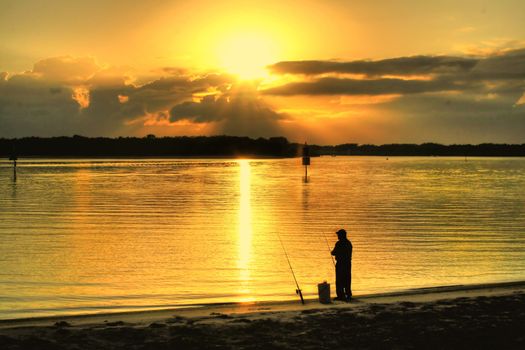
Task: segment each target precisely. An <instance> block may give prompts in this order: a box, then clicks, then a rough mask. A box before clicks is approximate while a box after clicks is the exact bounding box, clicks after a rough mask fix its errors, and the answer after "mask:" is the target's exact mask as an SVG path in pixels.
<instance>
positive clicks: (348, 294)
mask: <svg viewBox="0 0 525 350" xmlns="http://www.w3.org/2000/svg"><path fill="white" fill-rule="evenodd" d="M347 276H348V279H347V281H346V286H345V290H346V297H347V298H348V299H350V298H351V297H352V264H350V266H349V267H348V275H347Z"/></svg>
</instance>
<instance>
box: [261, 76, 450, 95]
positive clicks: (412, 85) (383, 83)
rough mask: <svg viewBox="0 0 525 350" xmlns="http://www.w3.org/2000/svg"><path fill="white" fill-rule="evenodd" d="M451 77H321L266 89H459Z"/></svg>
mask: <svg viewBox="0 0 525 350" xmlns="http://www.w3.org/2000/svg"><path fill="white" fill-rule="evenodd" d="M458 88H459V86H458V85H457V84H456V83H455V82H453V81H449V80H445V79H443V80H431V81H426V80H403V79H372V80H368V79H344V78H321V79H317V80H315V81H313V82H296V83H289V84H286V85H282V86H278V87H274V88H270V89H266V90H264V93H265V94H268V95H387V94H388V95H390V94H414V93H422V92H433V91H447V90H456V89H458Z"/></svg>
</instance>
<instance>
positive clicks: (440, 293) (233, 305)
mask: <svg viewBox="0 0 525 350" xmlns="http://www.w3.org/2000/svg"><path fill="white" fill-rule="evenodd" d="M520 290H521V291H524V292H525V280H521V281H511V282H497V283H479V284H464V285H463V284H460V285H444V286H436V287H421V288H411V289H406V290H402V291H394V292H382V293H373V294H364V295H355V296H354V299H353V301H352V302H350V303H343V304H340V303H332V304H320V303H319V301H318V299H317V298H308V299H305V305H302V304H301V303H300V302H299V301H298V300H297V301H294V300H275V301H260V302H257V301H255V302H225V303H209V304H184V305H180V306H176V307H170V308H159V309H145V310H133V311H120V312H118V311H117V312H99V313H87V314H86V313H79V314H67V315H51V316H37V317H22V318H8V319H0V330H1V329H6V328H13V327H34V326H45V325H51V324H54V323H56V322H60V321H67V322H73V323H75V324H78V325H88V324H96V323H100V322H103V321H107V322H111V321H112V320H117V319H118V320H126V322H133V323H145V322H155V321H160V320H163V319H167V318H169V317H170V316H172V315H173V314H177V315H180V316H183V317H192V318H198V317H203V316H206V315H209V314H212V313H221V314H232V315H233V314H236V315H237V314H238V315H242V314H250V313H266V312H268V313H273V312H284V311H302V310H311V309H315V308H322V309H325V308H332V307H336V306H341V305H346V306H349V307H351V306H352V305H355V304H356V303H378V302H386V303H395V302H398V301H401V300H402V301H407V300H410V301H434V300H439V299H444V298H451V297H455V296H460V297H461V296H464V295H487V294H489V295H492V294H500V293H506V292H508V291H520Z"/></svg>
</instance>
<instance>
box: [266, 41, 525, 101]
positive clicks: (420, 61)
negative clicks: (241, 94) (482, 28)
mask: <svg viewBox="0 0 525 350" xmlns="http://www.w3.org/2000/svg"><path fill="white" fill-rule="evenodd" d="M270 69H271V70H273V71H274V72H278V73H291V74H305V75H310V76H312V77H313V79H307V80H304V81H296V82H292V83H288V84H285V85H281V86H276V87H272V88H269V89H267V90H265V91H264V93H265V94H267V95H281V96H291V95H382V94H385V95H390V94H417V93H429V92H446V91H462V92H482V93H485V92H491V90H497V92H502V91H504V90H507V91H508V92H511V93H515V92H516V91H521V92H522V91H523V90H522V89H523V86H524V84H523V80H524V79H525V49H519V50H512V51H505V52H503V53H500V54H494V55H490V56H486V57H481V58H462V57H452V56H414V57H400V58H394V59H387V60H380V61H351V62H332V61H297V62H280V63H277V64H275V65H273V66H271V67H270ZM327 73H335V74H334V75H333V76H326V74H327ZM343 73H352V74H364V77H363V78H362V79H356V78H345V77H341V76H339V75H338V74H343ZM319 74H323V75H322V76H320V77H317V75H319ZM418 74H419V75H421V74H423V75H426V76H424V79H421V77H417V76H416V77H414V75H418ZM428 74H430V75H428ZM393 77H394V78H393Z"/></svg>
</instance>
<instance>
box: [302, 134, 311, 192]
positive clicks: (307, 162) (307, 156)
mask: <svg viewBox="0 0 525 350" xmlns="http://www.w3.org/2000/svg"><path fill="white" fill-rule="evenodd" d="M303 165H304V182H308V165H310V149H309V148H308V145H307V144H306V142H305V143H304V146H303Z"/></svg>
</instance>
